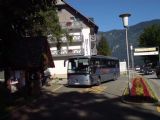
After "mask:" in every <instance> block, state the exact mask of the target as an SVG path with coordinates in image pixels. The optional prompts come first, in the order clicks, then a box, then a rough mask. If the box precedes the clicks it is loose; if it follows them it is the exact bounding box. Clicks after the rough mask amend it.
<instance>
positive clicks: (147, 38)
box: [139, 24, 160, 64]
mask: <svg viewBox="0 0 160 120" xmlns="http://www.w3.org/2000/svg"><path fill="white" fill-rule="evenodd" d="M139 46H140V47H160V25H156V24H155V25H152V26H150V27H147V28H145V29H144V32H143V33H142V34H141V35H140V37H139ZM158 59H159V58H158V56H155V55H154V56H145V57H144V62H145V63H148V62H151V63H154V64H156V63H157V61H158Z"/></svg>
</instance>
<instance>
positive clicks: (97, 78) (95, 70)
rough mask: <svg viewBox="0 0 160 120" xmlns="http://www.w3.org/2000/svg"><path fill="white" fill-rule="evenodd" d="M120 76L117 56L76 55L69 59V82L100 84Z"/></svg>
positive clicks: (74, 83) (89, 84)
mask: <svg viewBox="0 0 160 120" xmlns="http://www.w3.org/2000/svg"><path fill="white" fill-rule="evenodd" d="M119 76H120V69H119V60H118V59H117V58H115V57H109V56H102V55H95V56H74V57H70V58H69V59H68V66H67V82H68V85H69V86H72V85H87V86H91V85H100V84H101V83H102V82H105V81H108V80H116V79H117V78H118V77H119Z"/></svg>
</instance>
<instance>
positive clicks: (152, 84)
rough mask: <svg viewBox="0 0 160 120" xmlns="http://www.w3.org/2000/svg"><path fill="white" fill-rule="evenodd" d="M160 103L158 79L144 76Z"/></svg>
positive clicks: (159, 80) (159, 81)
mask: <svg viewBox="0 0 160 120" xmlns="http://www.w3.org/2000/svg"><path fill="white" fill-rule="evenodd" d="M145 78H146V81H147V82H148V84H149V85H150V87H151V89H152V90H153V92H154V94H155V97H156V98H157V99H158V104H159V105H160V79H157V78H156V77H155V78H149V77H145Z"/></svg>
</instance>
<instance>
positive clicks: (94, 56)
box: [69, 55, 119, 60]
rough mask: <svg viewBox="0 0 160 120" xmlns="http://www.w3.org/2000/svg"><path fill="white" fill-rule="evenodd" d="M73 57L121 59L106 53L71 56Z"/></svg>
mask: <svg viewBox="0 0 160 120" xmlns="http://www.w3.org/2000/svg"><path fill="white" fill-rule="evenodd" d="M73 58H106V59H112V60H119V59H118V58H116V57H112V56H104V55H92V56H72V57H69V59H73Z"/></svg>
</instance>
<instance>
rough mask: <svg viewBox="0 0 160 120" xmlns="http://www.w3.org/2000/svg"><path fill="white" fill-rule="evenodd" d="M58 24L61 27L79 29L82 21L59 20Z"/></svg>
mask: <svg viewBox="0 0 160 120" xmlns="http://www.w3.org/2000/svg"><path fill="white" fill-rule="evenodd" d="M60 25H61V27H62V28H63V29H81V28H82V22H80V21H68V22H60Z"/></svg>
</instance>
